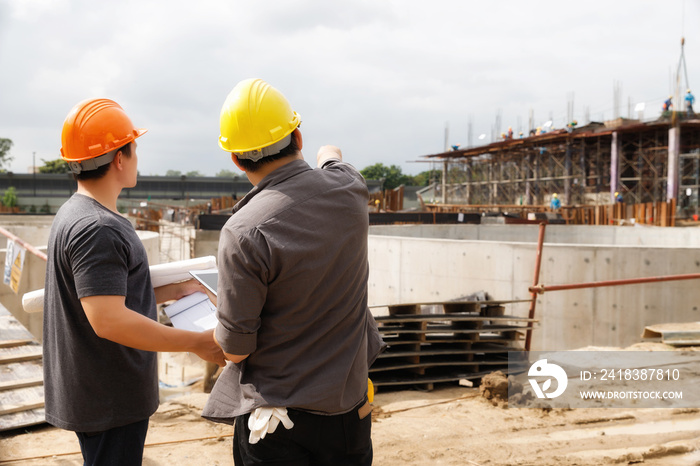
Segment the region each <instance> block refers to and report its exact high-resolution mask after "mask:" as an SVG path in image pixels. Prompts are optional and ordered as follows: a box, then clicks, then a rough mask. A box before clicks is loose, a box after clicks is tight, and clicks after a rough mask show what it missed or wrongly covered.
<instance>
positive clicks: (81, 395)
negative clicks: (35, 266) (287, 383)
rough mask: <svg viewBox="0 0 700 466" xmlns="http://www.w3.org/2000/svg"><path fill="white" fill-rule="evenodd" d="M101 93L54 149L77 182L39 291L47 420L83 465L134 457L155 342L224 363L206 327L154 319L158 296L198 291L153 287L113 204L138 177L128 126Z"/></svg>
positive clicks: (150, 408) (75, 114) (149, 394)
mask: <svg viewBox="0 0 700 466" xmlns="http://www.w3.org/2000/svg"><path fill="white" fill-rule="evenodd" d="M145 132H146V130H145V129H138V128H135V127H134V126H133V124H132V123H131V120H130V119H129V117H128V116H127V115H126V113H125V112H124V110H123V109H122V108H121V106H119V105H118V104H117V103H116V102H114V101H112V100H109V99H92V100H87V101H83V102H81V103H79V104H77V105H76V106H75V107H74V108H73V109H72V110H71V112H70V113H69V114H68V116H67V117H66V120H65V122H64V124H63V132H62V136H61V140H62V141H61V142H62V147H61V156H62V158H63V160H65V161H66V162H67V163H68V165H69V166H70V169H71V171H72V172H73V174H74V177H75V179H76V181H77V184H78V189H77V191H76V193H75V194H74V195H73V196H72V197H71V198H70V199H69V200H68V201H67V202H66V203H65V204H64V205H63V206H61V208H60V209H59V211H58V213H57V214H56V217H55V219H54V221H53V224H52V226H51V233H50V236H49V244H48V250H47V252H48V262H47V266H46V283H45V294H44V339H43V352H44V364H43V367H44V394H45V405H46V408H45V409H46V421H47V422H49V423H51V424H53V425H55V426H57V427H60V428H63V429H67V430H72V431H75V432H76V434H77V436H78V440H79V442H80V448H81V451H82V454H83V459H84V464H86V465H93V464H94V465H97V464H99V465H137V464H141V461H142V456H143V446H144V441H145V438H146V432H147V429H148V419H149V417H150V416H151V414H153V413H154V412H155V410H156V409H157V407H158V399H159V398H158V371H157V359H156V353H155V352H156V351H189V352H193V353H195V354H197V355H198V356H200V357H201V358H203V359H205V360H207V361H210V362H214V363H217V364H219V365H223V364H224V359H223V353H222V352H221V350H220V349H219V347H218V346H217V345H216V343H215V341H214V339H213V337H212V333H211V331H206V332H202V333H199V332H189V331H185V330H180V329H175V328H173V327H167V326H165V325H162V324H160V323H158V322H157V310H156V303H159V302H164V301H168V300H171V299H178V298H180V297H182V296H186V295H188V294H191V293H193V292H194V291H203V290H204V288H203V287H202V286H201V285H199V284H198V283H197V282H195V281H186V282H181V283H175V284H171V285H166V286H162V287H159V288H156V289H155V290H154V288H153V286H152V284H151V276H150V270H149V265H148V258H147V256H146V250H145V249H144V247H143V244H142V243H141V241H140V239H139V237H138V236H137V235H136V231H135V230H134V228H133V226H132V225H131V222H130V221H129V220H127V219H126V218H124V217H123V216H122V215H120V214H119V212H118V211H117V198H118V197H119V194H120V192H121V190H122V189H123V188H131V187H133V186H135V185H136V177H137V156H136V138H138V137H140V136H141V135H143V134H144V133H145Z"/></svg>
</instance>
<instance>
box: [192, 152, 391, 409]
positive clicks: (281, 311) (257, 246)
mask: <svg viewBox="0 0 700 466" xmlns="http://www.w3.org/2000/svg"><path fill="white" fill-rule="evenodd" d="M367 202H368V193H367V186H366V184H365V181H364V179H363V178H362V175H360V173H359V172H358V171H357V170H356V169H355V168H353V167H352V166H351V165H348V164H346V163H341V162H338V161H334V162H331V163H328V164H326V165H325V168H324V169H313V170H312V169H311V168H310V167H309V165H308V164H307V163H306V162H305V161H303V160H296V161H293V162H291V163H288V164H287V165H284V166H282V167H281V168H278V169H277V170H275V171H274V172H272V173H271V174H269V175H268V176H266V177H265V179H263V180H262V181H261V182H260V183H259V184H258V185H257V186H256V187H255V188H253V190H252V191H251V192H250V193H248V194H247V195H246V196H245V197H244V198H243V199H242V200H241V202H239V204H237V206H236V212H235V213H234V214H233V216H232V217H231V218H230V219H229V220H228V221H227V222H226V225H225V226H224V227H223V229H222V231H221V237H220V239H219V253H218V268H219V282H218V295H217V301H218V310H217V315H218V319H219V325H218V326H217V328H216V337H217V340H218V341H219V343H220V344H221V345H222V347H223V348H224V351H226V352H227V353H231V354H240V355H243V354H250V356H248V358H247V359H245V360H244V361H242V362H241V363H239V364H233V363H229V364H228V365H227V366H226V369H225V370H224V372H223V373H222V374H221V376H220V377H219V379H218V381H217V383H216V385H215V386H214V389H213V390H212V393H211V396H210V397H209V401H208V403H207V405H206V407H205V409H204V413H203V416H204V417H206V418H208V419H212V420H217V421H221V422H230V421H231V420H232V418H233V417H234V416H237V415H241V414H245V413H247V412H250V411H252V410H253V409H255V408H257V407H259V406H284V407H288V408H297V409H302V410H307V411H311V412H316V413H322V414H340V413H344V412H347V411H350V410H351V409H352V408H354V407H355V406H357V405H358V404H359V403H361V402H362V401H363V399H364V396H365V394H366V392H367V372H368V365H369V364H371V363H372V362H373V361H374V359H375V358H376V356H377V354H378V353H379V351H380V350H381V348H382V345H383V342H382V341H381V336H380V335H379V333H378V331H377V327H376V323H375V322H374V319H373V317H372V315H371V313H370V312H369V308H368V307H367V279H368V275H369V266H368V262H367V233H368V223H369V216H368V210H367Z"/></svg>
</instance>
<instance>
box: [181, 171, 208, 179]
mask: <svg viewBox="0 0 700 466" xmlns="http://www.w3.org/2000/svg"><path fill="white" fill-rule="evenodd" d="M185 176H189V177H191V178H194V177H197V176H204V175H202V174H201V173H199V170H192V171H191V172H187V173H185Z"/></svg>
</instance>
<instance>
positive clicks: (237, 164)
mask: <svg viewBox="0 0 700 466" xmlns="http://www.w3.org/2000/svg"><path fill="white" fill-rule="evenodd" d="M231 160H233V163H234V164H236V166H237V167H238V169H239V170H240V171H242V172H244V171H245V168H243V167H242V166H241V162H239V161H238V157H236V154H234V153H233V152H231Z"/></svg>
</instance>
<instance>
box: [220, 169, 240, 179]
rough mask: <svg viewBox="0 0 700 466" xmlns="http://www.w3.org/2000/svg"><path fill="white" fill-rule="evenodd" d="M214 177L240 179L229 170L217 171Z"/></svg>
mask: <svg viewBox="0 0 700 466" xmlns="http://www.w3.org/2000/svg"><path fill="white" fill-rule="evenodd" d="M216 177H217V178H233V179H234V180H235V179H238V178H239V177H240V175H239V174H238V173H234V172H232V171H231V170H226V169H222V170H219V173H217V174H216Z"/></svg>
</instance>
